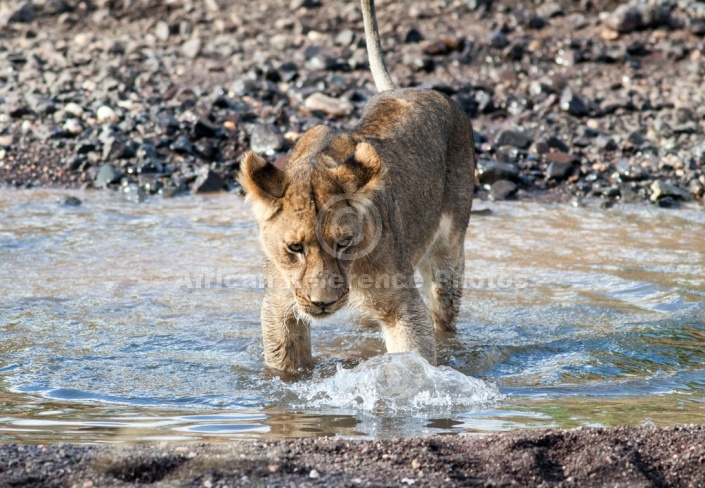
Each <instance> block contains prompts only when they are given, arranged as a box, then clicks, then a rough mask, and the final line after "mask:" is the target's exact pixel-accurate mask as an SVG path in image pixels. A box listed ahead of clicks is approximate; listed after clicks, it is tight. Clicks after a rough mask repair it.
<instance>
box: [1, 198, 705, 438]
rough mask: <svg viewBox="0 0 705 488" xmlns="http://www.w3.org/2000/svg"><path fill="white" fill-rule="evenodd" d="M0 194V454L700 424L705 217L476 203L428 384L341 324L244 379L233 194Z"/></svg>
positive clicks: (421, 367) (240, 210)
mask: <svg viewBox="0 0 705 488" xmlns="http://www.w3.org/2000/svg"><path fill="white" fill-rule="evenodd" d="M64 193H66V192H62V193H57V192H52V191H9V190H5V191H0V441H24V442H46V441H51V440H66V441H76V442H152V441H162V440H167V441H169V440H173V441H182V442H183V441H201V440H203V439H205V438H207V439H209V440H214V441H217V440H221V439H222V440H229V439H234V438H282V437H302V436H323V435H340V436H350V437H358V436H362V437H377V438H378V437H389V436H395V435H401V436H407V435H425V434H432V433H460V432H473V431H498V430H508V429H515V428H530V427H545V426H561V427H573V426H578V425H585V426H590V425H615V424H632V425H638V424H642V423H655V424H673V423H685V422H705V306H704V305H703V303H704V302H705V245H704V244H703V243H702V236H703V235H704V233H705V232H704V231H705V213H704V212H702V209H700V208H696V207H692V208H685V209H681V210H678V211H672V210H662V209H656V208H651V207H647V206H634V207H631V206H624V207H619V208H615V209H611V210H597V209H586V208H573V207H569V206H567V205H552V204H541V203H493V204H484V203H483V204H480V205H478V206H482V207H488V208H490V209H491V212H490V213H489V214H488V215H483V216H482V217H481V218H474V219H473V220H472V221H471V224H470V229H469V230H468V237H467V240H466V256H467V262H466V273H467V275H466V293H465V298H464V303H463V308H462V311H461V316H460V321H459V327H458V333H457V335H455V336H447V337H441V338H440V342H439V357H440V363H441V364H442V366H440V367H437V368H435V367H431V366H429V365H428V364H427V363H425V362H424V361H423V360H422V359H421V358H419V357H418V356H416V355H414V354H411V355H391V356H390V355H387V356H382V355H381V354H382V352H383V350H384V347H383V343H382V341H381V338H380V335H379V331H377V330H376V329H375V328H370V327H364V326H361V325H359V324H357V322H356V318H355V317H354V316H351V315H349V314H341V315H337V316H334V317H332V318H331V319H329V320H327V321H325V322H322V323H320V324H316V325H315V326H314V328H313V330H312V337H313V340H314V349H315V355H316V357H317V360H318V362H317V364H316V366H315V367H314V368H313V369H312V370H310V371H307V372H304V373H302V374H301V375H295V376H288V377H284V376H281V375H279V374H278V373H276V372H273V371H270V370H268V369H267V368H266V367H265V366H264V363H263V353H262V346H261V344H260V333H259V318H258V317H259V304H260V302H261V298H262V293H263V289H262V285H263V283H262V276H261V274H260V267H259V262H260V259H261V254H260V251H259V244H258V240H257V233H256V226H255V224H254V222H253V221H252V219H251V218H250V216H249V211H248V209H247V207H246V206H245V205H244V204H243V203H242V201H241V200H240V199H239V197H237V196H235V195H229V194H228V195H218V196H214V197H188V198H177V199H171V200H154V201H150V202H147V203H145V204H141V205H136V204H132V203H129V202H123V201H121V200H119V199H118V198H117V197H116V196H115V195H114V194H111V193H109V192H86V193H76V195H77V196H79V197H80V198H81V199H82V200H83V201H84V203H83V204H82V205H81V206H78V207H65V206H61V205H59V204H58V203H57V201H58V200H59V196H60V195H61V194H64Z"/></svg>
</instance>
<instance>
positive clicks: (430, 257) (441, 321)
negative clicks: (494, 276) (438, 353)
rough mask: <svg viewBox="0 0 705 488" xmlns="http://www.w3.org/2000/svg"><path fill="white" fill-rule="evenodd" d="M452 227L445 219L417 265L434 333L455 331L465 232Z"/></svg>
mask: <svg viewBox="0 0 705 488" xmlns="http://www.w3.org/2000/svg"><path fill="white" fill-rule="evenodd" d="M453 227H454V226H453V225H452V219H451V218H450V217H448V216H445V215H444V216H443V217H442V218H441V222H440V223H439V226H438V231H437V232H436V236H435V239H434V241H433V243H432V244H431V247H430V248H429V249H428V251H427V252H426V254H425V255H424V257H423V259H422V260H421V262H420V263H419V271H420V272H421V276H422V277H423V279H424V289H425V290H426V296H427V302H428V308H429V309H430V311H431V317H432V318H433V326H434V328H435V329H436V331H437V332H453V331H455V321H456V318H457V317H458V312H459V311H460V301H461V298H462V295H463V274H464V270H465V250H464V239H465V228H463V229H462V232H461V231H460V229H455V228H453Z"/></svg>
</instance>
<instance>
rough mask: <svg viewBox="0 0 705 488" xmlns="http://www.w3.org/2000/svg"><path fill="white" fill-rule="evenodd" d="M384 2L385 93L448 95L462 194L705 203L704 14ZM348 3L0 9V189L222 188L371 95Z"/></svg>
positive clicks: (18, 5)
mask: <svg viewBox="0 0 705 488" xmlns="http://www.w3.org/2000/svg"><path fill="white" fill-rule="evenodd" d="M621 3H622V2H610V1H599V2H595V1H592V0H585V1H580V2H574V1H561V2H554V3H547V4H536V5H527V4H525V3H521V2H513V1H510V0H506V1H494V2H491V1H470V0H453V1H444V2H437V1H421V2H382V1H380V2H378V6H377V7H378V11H379V17H380V25H381V30H382V37H383V40H384V48H385V51H386V56H387V59H388V64H389V65H390V67H391V70H392V76H393V78H394V80H395V82H396V83H397V85H398V86H402V87H407V86H422V87H428V88H435V89H437V90H440V91H442V92H444V93H447V94H448V95H449V96H451V97H453V98H454V99H456V100H457V101H458V102H459V103H460V104H461V105H462V106H463V108H464V109H465V110H466V112H467V113H468V114H469V115H470V116H471V117H472V118H473V120H474V125H475V127H476V129H477V136H476V142H477V146H478V156H479V157H478V159H479V162H480V163H479V169H480V171H479V173H480V174H479V176H480V181H479V184H478V186H477V188H476V193H477V194H478V196H480V197H482V198H486V197H490V198H495V199H504V198H514V197H522V196H535V195H552V196H554V197H558V198H564V199H571V198H582V197H585V196H597V197H599V198H602V199H604V200H605V202H608V203H609V202H615V201H642V200H651V201H652V202H654V203H659V204H660V205H662V206H677V205H678V203H679V202H680V201H684V200H691V199H696V200H700V199H701V198H702V195H703V192H705V175H704V174H703V163H705V145H703V144H702V135H703V127H704V122H703V120H704V119H703V117H705V109H703V107H704V106H705V105H703V103H702V100H703V96H704V95H705V91H704V90H703V83H702V78H703V74H704V73H705V59H703V58H702V55H701V53H702V52H703V47H704V46H705V44H704V41H703V37H702V36H703V35H705V8H702V4H701V3H698V2H687V1H671V0H663V1H650V2H645V1H637V0H634V1H633V2H632V3H631V4H629V5H626V4H625V5H621V6H620V4H621ZM366 58H367V55H366V51H365V47H364V41H363V39H362V19H361V15H360V10H359V5H358V2H357V1H352V0H350V1H345V2H339V3H334V2H331V1H327V0H326V1H301V0H294V1H289V0H267V1H266V2H257V3H256V4H253V3H252V2H246V1H241V0H227V1H226V0H210V1H206V2H191V1H185V0H172V1H169V2H161V1H152V0H130V1H128V0H125V1H122V0H95V1H79V0H54V1H47V0H34V1H19V0H11V1H8V2H3V6H2V8H1V9H0V64H1V65H2V66H3V71H2V75H1V76H0V79H1V81H2V82H1V83H0V182H1V183H3V184H7V185H12V186H21V187H33V186H35V187H36V186H59V187H67V186H68V187H78V186H89V187H96V188H105V187H109V188H113V189H122V190H126V193H127V195H128V197H129V198H131V199H135V200H140V199H143V198H144V197H146V196H148V195H149V194H156V193H159V194H162V195H165V196H171V195H173V194H175V193H179V192H187V191H193V192H206V191H223V190H235V191H237V185H236V183H235V175H236V173H237V170H238V162H239V160H240V158H241V156H242V154H243V152H244V151H246V150H248V149H249V148H253V149H255V150H256V151H258V152H260V153H262V154H264V155H266V156H267V157H268V158H270V160H271V161H276V162H277V163H278V164H284V162H285V160H286V154H287V151H288V150H289V149H290V148H291V146H292V145H293V143H294V142H295V141H296V139H297V137H298V136H299V135H300V134H301V133H302V132H304V131H305V130H306V129H308V128H310V127H312V126H314V125H317V124H320V123H325V124H329V125H332V126H334V127H337V128H339V129H346V128H349V127H351V126H353V125H354V124H355V123H356V122H357V120H358V119H359V117H360V114H361V110H362V108H363V107H364V105H365V102H366V101H367V99H369V97H371V96H372V95H373V94H374V92H375V90H374V87H373V85H372V83H371V77H370V74H369V69H368V65H367V59H366Z"/></svg>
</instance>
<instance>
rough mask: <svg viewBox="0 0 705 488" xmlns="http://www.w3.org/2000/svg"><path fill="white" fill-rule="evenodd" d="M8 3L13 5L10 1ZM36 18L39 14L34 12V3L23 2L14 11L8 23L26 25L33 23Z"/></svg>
mask: <svg viewBox="0 0 705 488" xmlns="http://www.w3.org/2000/svg"><path fill="white" fill-rule="evenodd" d="M7 1H8V3H11V2H10V0H7ZM8 8H11V9H12V7H8ZM36 16H37V13H36V11H35V10H34V5H32V2H22V3H21V4H20V5H19V6H17V7H15V8H14V9H12V11H11V13H10V16H9V18H8V19H7V21H8V22H14V23H19V24H25V23H28V22H32V21H33V20H34V19H35V17H36Z"/></svg>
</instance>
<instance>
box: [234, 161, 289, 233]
mask: <svg viewBox="0 0 705 488" xmlns="http://www.w3.org/2000/svg"><path fill="white" fill-rule="evenodd" d="M238 182H239V183H240V185H241V186H242V188H243V189H244V190H245V194H246V195H247V200H248V201H250V202H251V203H252V205H253V209H254V211H255V215H256V216H257V218H258V219H263V220H266V219H268V218H269V217H271V216H272V214H274V213H275V212H276V211H277V210H278V209H279V208H280V205H281V204H280V202H279V199H280V198H282V197H283V196H284V192H285V191H286V178H285V176H284V172H283V171H281V170H279V169H278V168H276V167H275V166H274V165H271V164H269V163H268V162H267V161H265V160H264V159H263V158H262V157H260V156H258V155H257V154H255V153H254V152H253V151H249V152H248V153H247V154H245V157H244V158H243V159H242V162H241V163H240V175H239V176H238Z"/></svg>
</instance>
